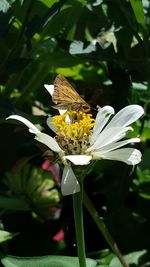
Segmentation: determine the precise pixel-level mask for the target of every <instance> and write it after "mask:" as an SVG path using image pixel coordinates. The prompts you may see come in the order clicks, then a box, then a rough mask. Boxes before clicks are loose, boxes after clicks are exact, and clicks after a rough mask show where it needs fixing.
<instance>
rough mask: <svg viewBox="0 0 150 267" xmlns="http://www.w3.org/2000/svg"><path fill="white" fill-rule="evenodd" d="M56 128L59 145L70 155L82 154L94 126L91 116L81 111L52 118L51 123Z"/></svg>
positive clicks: (68, 112) (69, 112)
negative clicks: (70, 153)
mask: <svg viewBox="0 0 150 267" xmlns="http://www.w3.org/2000/svg"><path fill="white" fill-rule="evenodd" d="M51 123H52V124H53V125H55V126H56V129H57V130H56V139H57V141H58V142H59V144H60V145H61V146H62V147H63V149H64V148H66V149H67V150H68V153H69V152H70V150H71V152H72V154H76V153H81V152H83V151H84V150H85V149H86V147H87V144H88V143H89V137H90V135H91V132H92V129H93V127H94V125H95V120H94V119H93V118H92V114H87V113H84V112H82V111H79V112H77V111H67V112H66V113H64V114H62V115H58V116H54V117H53V120H52V121H51Z"/></svg>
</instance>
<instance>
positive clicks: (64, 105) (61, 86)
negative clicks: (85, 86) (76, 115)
mask: <svg viewBox="0 0 150 267" xmlns="http://www.w3.org/2000/svg"><path fill="white" fill-rule="evenodd" d="M52 100H53V102H54V103H55V104H56V105H55V106H54V108H56V109H66V110H76V111H79V110H80V111H83V112H88V111H90V109H91V108H90V106H89V105H88V104H87V103H86V102H85V101H84V100H83V99H82V98H81V97H80V96H79V94H78V93H77V92H76V90H75V89H74V88H73V87H72V85H71V84H70V83H69V82H68V81H67V79H66V78H65V77H64V76H62V75H60V74H59V75H57V77H56V79H55V81H54V93H53V96H52Z"/></svg>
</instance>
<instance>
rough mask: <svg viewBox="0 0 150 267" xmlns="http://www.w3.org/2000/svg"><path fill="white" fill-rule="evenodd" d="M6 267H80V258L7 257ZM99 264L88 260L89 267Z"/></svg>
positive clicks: (4, 259)
mask: <svg viewBox="0 0 150 267" xmlns="http://www.w3.org/2000/svg"><path fill="white" fill-rule="evenodd" d="M2 263H3V265H4V266H5V267H27V266H28V267H35V266H36V267H50V266H52V267H78V266H79V263H78V258H76V257H65V256H44V257H34V258H19V257H5V258H3V259H2ZM96 266H97V262H96V261H95V260H92V259H87V267H96Z"/></svg>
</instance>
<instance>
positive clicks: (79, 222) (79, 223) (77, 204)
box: [73, 180, 86, 267]
mask: <svg viewBox="0 0 150 267" xmlns="http://www.w3.org/2000/svg"><path fill="white" fill-rule="evenodd" d="M79 182H80V187H81V190H80V192H79V193H76V194H73V211H74V221H75V230H76V240H77V251H78V257H79V266H80V267H86V255H85V242H84V228H83V204H82V200H83V180H82V181H79Z"/></svg>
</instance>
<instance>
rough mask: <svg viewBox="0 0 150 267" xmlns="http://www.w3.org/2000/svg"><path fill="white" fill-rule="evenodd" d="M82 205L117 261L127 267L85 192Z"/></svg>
mask: <svg viewBox="0 0 150 267" xmlns="http://www.w3.org/2000/svg"><path fill="white" fill-rule="evenodd" d="M83 203H84V205H85V207H86V209H87V210H88V212H89V213H90V215H91V216H92V218H93V220H94V221H95V223H96V225H97V227H98V228H99V230H100V231H101V233H102V234H103V236H104V238H105V240H106V241H107V243H108V244H109V246H110V247H111V249H112V251H113V252H114V253H115V254H116V256H117V257H118V259H119V260H120V262H121V264H122V266H124V267H129V265H128V263H127V262H126V261H125V259H124V257H123V255H122V254H121V252H120V250H119V248H118V246H117V244H116V243H115V242H114V240H113V238H112V236H111V235H110V233H109V231H108V229H107V227H106V225H105V224H104V222H103V220H102V219H101V218H100V217H99V214H98V212H97V211H96V209H95V207H94V206H93V203H92V202H91V200H90V199H89V197H88V195H87V194H86V192H85V191H84V193H83Z"/></svg>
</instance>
